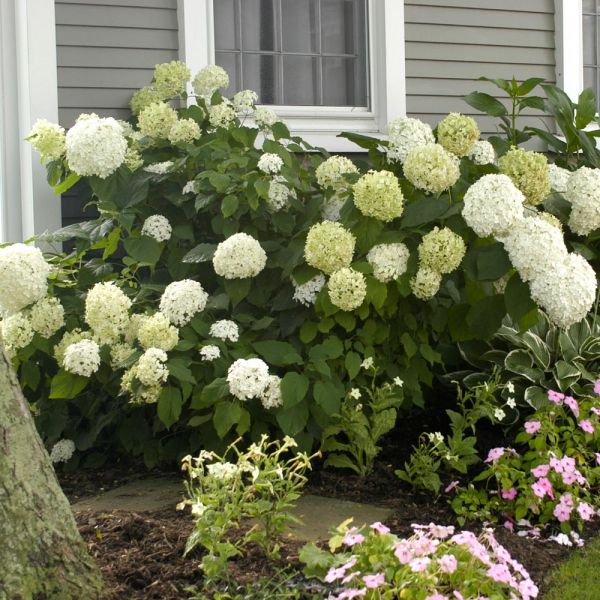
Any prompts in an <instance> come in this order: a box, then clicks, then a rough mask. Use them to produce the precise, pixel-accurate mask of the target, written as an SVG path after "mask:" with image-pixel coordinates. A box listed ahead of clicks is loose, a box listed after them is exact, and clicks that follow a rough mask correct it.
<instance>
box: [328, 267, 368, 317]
mask: <svg viewBox="0 0 600 600" xmlns="http://www.w3.org/2000/svg"><path fill="white" fill-rule="evenodd" d="M327 291H328V292H329V299H330V300H331V303H332V304H333V305H334V306H337V307H338V308H341V309H342V310H345V311H352V310H355V309H357V308H358V307H359V306H360V305H361V304H362V303H363V301H364V299H365V297H366V296H367V281H366V279H365V276H364V275H363V274H362V273H360V272H358V271H355V270H354V269H351V268H349V267H344V268H342V269H339V270H338V271H335V273H333V275H331V277H330V278H329V281H328V283H327Z"/></svg>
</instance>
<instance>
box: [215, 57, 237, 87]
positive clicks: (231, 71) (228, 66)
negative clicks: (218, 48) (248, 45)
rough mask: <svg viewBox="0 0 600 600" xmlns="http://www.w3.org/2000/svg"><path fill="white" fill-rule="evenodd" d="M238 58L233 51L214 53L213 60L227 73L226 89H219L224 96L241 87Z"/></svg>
mask: <svg viewBox="0 0 600 600" xmlns="http://www.w3.org/2000/svg"><path fill="white" fill-rule="evenodd" d="M239 58H240V57H239V54H237V53H233V52H216V53H215V62H216V63H217V64H218V65H219V66H221V67H223V68H224V69H225V70H226V71H227V74H228V75H229V87H228V88H227V89H226V90H221V92H222V93H223V95H225V96H232V95H233V94H235V93H236V92H237V91H239V90H240V89H241V85H242V81H241V77H240V68H239Z"/></svg>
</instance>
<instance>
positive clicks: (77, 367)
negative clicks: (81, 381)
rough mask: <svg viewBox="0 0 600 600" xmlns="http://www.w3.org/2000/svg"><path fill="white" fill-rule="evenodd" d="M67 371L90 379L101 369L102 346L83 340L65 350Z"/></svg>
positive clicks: (64, 360)
mask: <svg viewBox="0 0 600 600" xmlns="http://www.w3.org/2000/svg"><path fill="white" fill-rule="evenodd" d="M63 366H64V368H65V371H69V373H74V374H75V375H81V376H82V377H90V376H91V375H93V374H94V373H95V372H96V371H97V370H98V369H99V368H100V346H98V344H97V343H96V342H94V341H93V340H81V341H80V342H75V343H74V344H71V345H70V346H67V348H66V349H65V357H64V359H63Z"/></svg>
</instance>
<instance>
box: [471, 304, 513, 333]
mask: <svg viewBox="0 0 600 600" xmlns="http://www.w3.org/2000/svg"><path fill="white" fill-rule="evenodd" d="M505 315H506V306H505V305H504V298H503V296H502V295H500V294H496V295H494V296H485V297H484V298H482V299H481V300H478V301H477V302H475V304H473V306H472V307H471V309H470V310H469V312H468V314H467V323H468V325H469V328H470V330H471V331H472V332H473V334H474V335H475V336H476V337H477V338H479V339H483V340H485V339H489V338H491V337H492V336H493V335H494V333H496V331H498V329H499V328H500V326H501V325H502V319H503V318H504V316H505Z"/></svg>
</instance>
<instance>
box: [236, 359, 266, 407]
mask: <svg viewBox="0 0 600 600" xmlns="http://www.w3.org/2000/svg"><path fill="white" fill-rule="evenodd" d="M269 381H270V380H269V367H268V366H267V364H266V363H265V362H264V361H263V360H261V359H260V358H248V359H245V358H239V359H238V360H236V361H235V362H234V363H233V364H232V365H231V366H230V367H229V369H228V371H227V383H228V384H229V391H230V392H231V394H232V395H233V396H235V397H236V398H238V399H239V400H250V399H252V398H256V397H258V396H260V395H261V394H262V393H263V392H264V390H265V388H266V387H267V386H268V385H269Z"/></svg>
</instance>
